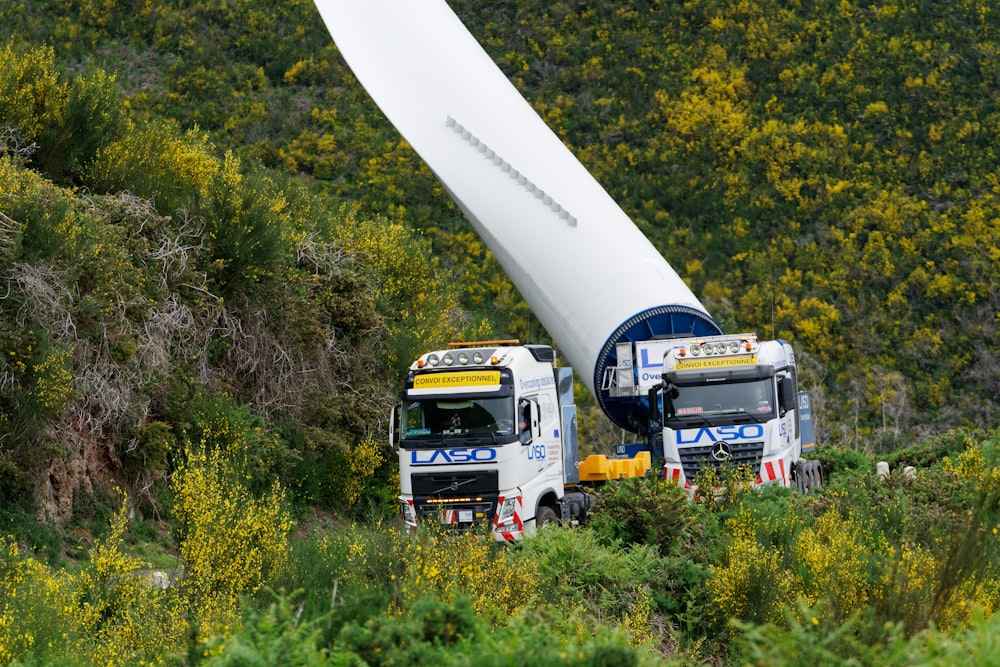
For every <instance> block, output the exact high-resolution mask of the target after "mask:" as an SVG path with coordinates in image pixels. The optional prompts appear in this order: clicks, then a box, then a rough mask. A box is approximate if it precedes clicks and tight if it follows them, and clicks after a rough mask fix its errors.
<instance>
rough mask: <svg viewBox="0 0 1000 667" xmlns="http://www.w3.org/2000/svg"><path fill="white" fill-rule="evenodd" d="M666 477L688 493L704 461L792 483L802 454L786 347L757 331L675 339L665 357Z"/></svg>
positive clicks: (759, 480) (761, 479) (791, 360)
mask: <svg viewBox="0 0 1000 667" xmlns="http://www.w3.org/2000/svg"><path fill="white" fill-rule="evenodd" d="M662 378H663V384H662V389H661V390H660V396H661V399H662V402H661V409H662V412H661V414H662V424H663V453H664V476H665V477H666V479H667V480H669V481H671V482H673V483H675V484H678V485H680V486H683V487H684V488H686V489H689V490H692V491H693V490H694V485H695V483H696V481H695V480H696V478H697V477H698V475H699V473H700V472H701V471H702V470H703V469H704V468H705V467H706V466H714V467H716V468H719V467H722V466H729V467H738V466H742V467H746V468H748V469H749V470H750V471H751V472H752V473H754V474H755V476H756V478H755V480H754V484H755V485H761V484H771V483H777V484H781V485H782V486H790V485H791V484H792V481H793V471H794V467H795V466H796V465H797V463H798V461H799V460H800V458H801V455H802V437H801V426H800V411H799V395H798V390H797V378H796V369H795V354H794V352H793V351H792V346H791V345H789V344H788V343H787V342H785V341H783V340H772V341H763V342H761V341H758V340H757V336H756V335H755V334H737V335H729V336H710V337H706V338H697V339H686V340H679V341H674V342H673V344H672V345H671V346H670V348H669V349H668V350H666V351H665V354H664V357H663V374H662Z"/></svg>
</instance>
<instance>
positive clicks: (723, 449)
mask: <svg viewBox="0 0 1000 667" xmlns="http://www.w3.org/2000/svg"><path fill="white" fill-rule="evenodd" d="M712 458H714V459H715V460H716V461H728V460H729V459H731V458H733V450H732V449H730V447H729V443H728V442H724V441H722V440H720V441H718V442H716V443H715V444H713V445H712Z"/></svg>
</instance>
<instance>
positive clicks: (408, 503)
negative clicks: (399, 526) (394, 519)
mask: <svg viewBox="0 0 1000 667" xmlns="http://www.w3.org/2000/svg"><path fill="white" fill-rule="evenodd" d="M399 511H400V513H401V514H402V515H403V523H405V524H406V525H407V526H411V527H413V528H416V526H417V510H415V509H414V508H413V501H412V500H408V499H406V498H400V499H399Z"/></svg>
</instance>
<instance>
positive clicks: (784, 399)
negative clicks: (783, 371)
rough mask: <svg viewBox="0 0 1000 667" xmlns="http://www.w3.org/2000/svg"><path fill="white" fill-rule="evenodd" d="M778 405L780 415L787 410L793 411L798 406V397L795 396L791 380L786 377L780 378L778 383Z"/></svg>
mask: <svg viewBox="0 0 1000 667" xmlns="http://www.w3.org/2000/svg"><path fill="white" fill-rule="evenodd" d="M778 405H779V406H780V407H781V414H785V413H786V412H788V411H789V410H794V409H795V408H796V406H797V405H798V397H797V396H796V394H795V386H794V384H793V383H792V378H790V377H788V376H787V375H786V376H785V377H783V378H781V381H780V382H779V383H778Z"/></svg>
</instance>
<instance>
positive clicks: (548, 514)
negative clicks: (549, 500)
mask: <svg viewBox="0 0 1000 667" xmlns="http://www.w3.org/2000/svg"><path fill="white" fill-rule="evenodd" d="M550 523H559V515H558V514H556V511H555V510H554V509H552V508H551V507H549V506H548V505H542V506H541V507H539V508H538V514H536V515H535V527H536V528H541V527H542V526H544V525H546V524H550Z"/></svg>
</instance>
